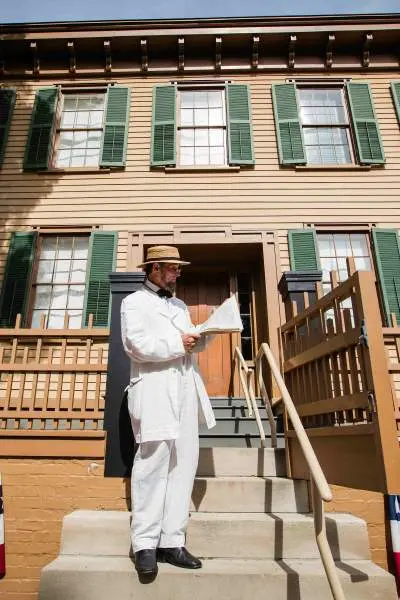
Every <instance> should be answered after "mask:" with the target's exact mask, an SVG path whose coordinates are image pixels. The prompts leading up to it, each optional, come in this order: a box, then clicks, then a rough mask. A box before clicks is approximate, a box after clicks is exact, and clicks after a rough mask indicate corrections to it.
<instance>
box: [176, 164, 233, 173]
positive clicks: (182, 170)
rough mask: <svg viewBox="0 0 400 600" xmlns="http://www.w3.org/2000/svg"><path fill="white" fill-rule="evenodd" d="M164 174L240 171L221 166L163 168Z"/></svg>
mask: <svg viewBox="0 0 400 600" xmlns="http://www.w3.org/2000/svg"><path fill="white" fill-rule="evenodd" d="M164 171H165V173H196V172H198V171H201V172H202V173H204V172H211V173H214V172H218V173H227V172H229V173H232V172H233V173H238V172H239V171H240V166H239V165H236V166H231V167H230V166H223V167H210V166H204V167H201V166H199V167H164Z"/></svg>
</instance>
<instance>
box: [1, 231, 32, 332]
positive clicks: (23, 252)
mask: <svg viewBox="0 0 400 600" xmlns="http://www.w3.org/2000/svg"><path fill="white" fill-rule="evenodd" d="M35 247H36V233H35V232H33V231H32V232H16V233H13V234H12V236H11V240H10V246H9V250H8V256H7V263H6V269H5V274H4V280H3V288H2V291H1V296H0V327H14V325H15V319H16V317H17V315H18V314H21V315H22V320H23V322H24V315H25V309H26V304H27V300H28V295H29V281H30V276H31V271H32V264H33V260H34V256H35Z"/></svg>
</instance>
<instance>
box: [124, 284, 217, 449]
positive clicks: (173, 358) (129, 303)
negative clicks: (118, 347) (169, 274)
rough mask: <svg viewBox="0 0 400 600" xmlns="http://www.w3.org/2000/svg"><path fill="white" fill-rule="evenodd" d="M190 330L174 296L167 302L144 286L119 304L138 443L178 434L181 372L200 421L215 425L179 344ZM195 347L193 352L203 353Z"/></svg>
mask: <svg viewBox="0 0 400 600" xmlns="http://www.w3.org/2000/svg"><path fill="white" fill-rule="evenodd" d="M190 330H193V324H192V322H191V320H190V316H189V311H188V309H187V307H186V304H185V303H184V302H182V300H179V299H178V298H174V297H173V298H170V299H168V300H166V299H165V298H160V297H159V296H157V294H155V293H153V292H152V291H151V290H149V289H148V288H147V287H146V286H142V287H141V288H140V289H139V290H138V291H137V292H134V293H133V294H130V295H129V296H127V297H126V298H125V299H124V300H123V301H122V305H121V334H122V342H123V345H124V348H125V351H126V353H127V354H128V356H129V357H130V359H131V381H130V386H129V389H128V408H129V413H130V415H131V419H132V426H133V433H134V435H135V439H136V442H137V443H141V442H149V441H156V440H171V439H176V438H177V437H178V436H179V405H178V403H179V390H180V388H181V379H182V378H183V377H184V374H186V377H188V379H189V382H190V381H191V380H192V381H193V385H194V386H195V389H196V391H197V395H198V398H199V404H200V407H199V408H200V409H201V410H199V415H200V417H199V418H200V419H201V420H202V421H204V422H205V423H206V424H207V426H208V428H211V427H214V425H215V419H214V413H213V410H212V407H211V403H210V399H209V397H208V394H207V391H206V389H205V386H204V383H203V380H202V378H201V375H200V373H199V370H198V367H197V364H196V362H194V361H193V357H192V355H191V354H187V353H185V349H184V346H183V343H182V339H181V334H182V333H187V332H189V331H190ZM197 346H198V347H197V348H196V350H197V351H199V350H201V349H202V347H201V345H200V344H197ZM188 371H189V372H188ZM202 417H203V418H202Z"/></svg>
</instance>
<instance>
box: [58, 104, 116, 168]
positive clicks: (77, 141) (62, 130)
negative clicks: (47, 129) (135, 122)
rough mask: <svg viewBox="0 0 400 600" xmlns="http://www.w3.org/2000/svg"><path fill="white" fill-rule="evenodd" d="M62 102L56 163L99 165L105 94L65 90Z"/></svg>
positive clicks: (65, 164)
mask: <svg viewBox="0 0 400 600" xmlns="http://www.w3.org/2000/svg"><path fill="white" fill-rule="evenodd" d="M61 104H62V109H61V118H60V126H59V129H58V135H57V138H58V140H57V144H56V146H57V152H56V156H55V161H54V162H55V166H56V167H61V168H65V167H92V166H98V165H99V164H100V149H101V140H102V137H103V122H104V107H105V94H104V93H100V94H64V95H63V96H62V101H61Z"/></svg>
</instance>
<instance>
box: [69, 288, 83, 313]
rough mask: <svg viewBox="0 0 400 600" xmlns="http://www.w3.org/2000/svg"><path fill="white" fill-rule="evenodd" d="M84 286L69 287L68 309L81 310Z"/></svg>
mask: <svg viewBox="0 0 400 600" xmlns="http://www.w3.org/2000/svg"><path fill="white" fill-rule="evenodd" d="M84 297H85V286H84V285H71V286H70V288H69V294H68V308H83V300H84Z"/></svg>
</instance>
